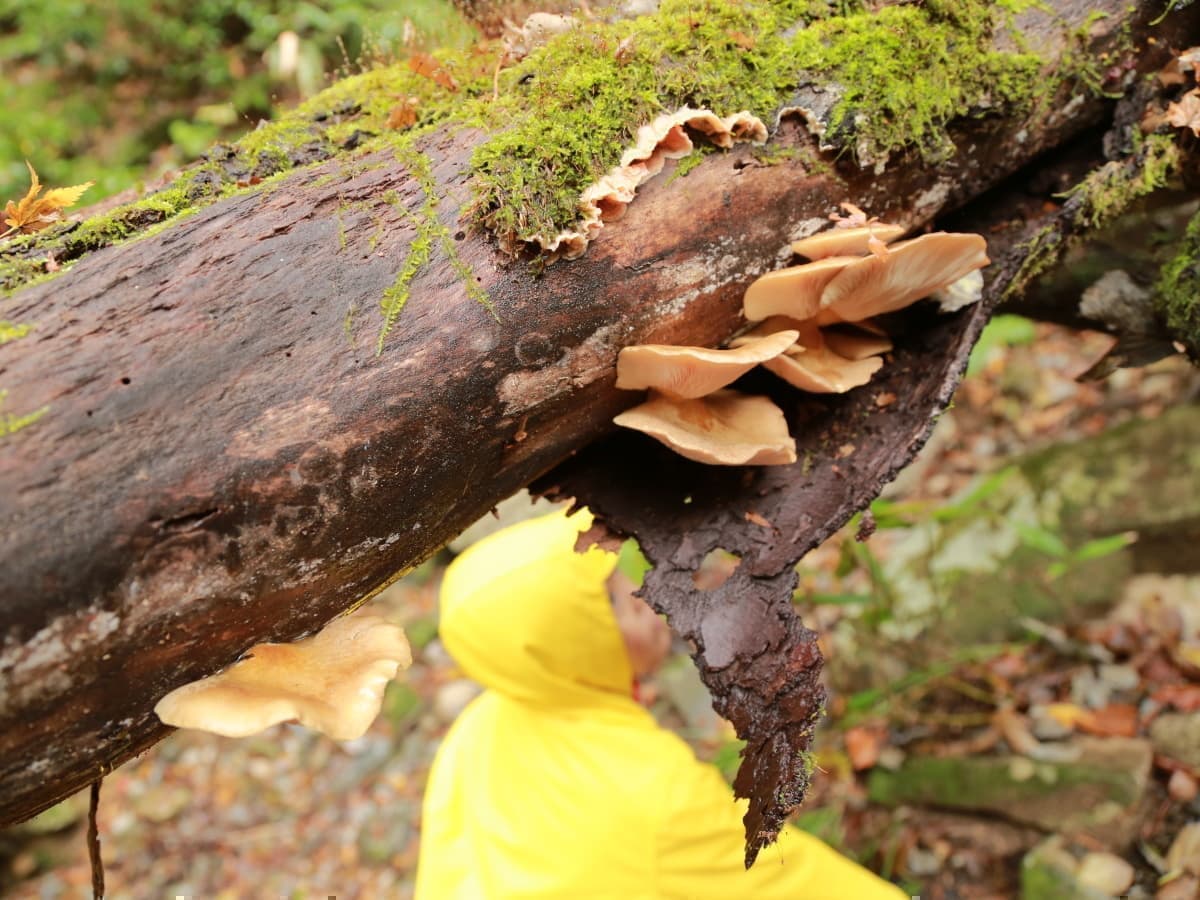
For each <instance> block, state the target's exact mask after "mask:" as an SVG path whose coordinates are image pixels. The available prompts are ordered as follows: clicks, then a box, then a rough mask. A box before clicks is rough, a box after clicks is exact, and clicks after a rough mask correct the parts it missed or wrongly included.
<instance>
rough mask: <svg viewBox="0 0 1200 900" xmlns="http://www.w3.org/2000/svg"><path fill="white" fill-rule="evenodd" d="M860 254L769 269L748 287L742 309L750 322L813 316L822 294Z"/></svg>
mask: <svg viewBox="0 0 1200 900" xmlns="http://www.w3.org/2000/svg"><path fill="white" fill-rule="evenodd" d="M860 258H861V257H858V256H829V257H826V258H825V259H820V260H817V261H816V262H810V263H805V264H804V265H802V266H789V267H788V268H786V269H776V270H775V271H774V272H767V273H766V274H765V275H763V276H762V277H760V278H757V279H755V281H754V282H753V283H752V284H751V285H750V287H748V288H746V296H745V297H744V298H743V299H742V310H743V312H745V314H746V318H747V319H749V320H750V321H751V322H757V321H759V320H760V319H766V318H769V317H770V316H790V317H792V318H793V319H810V318H812V317H813V316H815V315H816V314H817V312H818V311H819V310H820V308H821V294H822V291H824V290H825V289H826V287H827V285H829V283H830V282H831V281H832V280H833V279H834V277H835V276H838V275H840V274H841V273H842V272H843V271H844V270H845V269H846V268H847V267H848V266H850V265H852V264H854V263H856V262H858V261H859V260H860Z"/></svg>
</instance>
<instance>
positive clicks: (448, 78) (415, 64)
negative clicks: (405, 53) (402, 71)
mask: <svg viewBox="0 0 1200 900" xmlns="http://www.w3.org/2000/svg"><path fill="white" fill-rule="evenodd" d="M408 67H409V68H410V69H412V70H413V71H414V72H416V73H417V74H418V75H421V76H422V77H424V78H428V79H430V80H431V81H433V82H435V83H436V84H438V85H439V86H441V87H444V88H445V89H446V90H448V91H457V90H458V82H457V81H455V80H454V76H453V75H451V74H450V73H449V72H447V71H446V68H445V67H444V66H443V65H442V64H441V63H440V62H438V61H437V60H436V59H434V58H433V57H432V56H430V55H429V54H428V53H414V54H412V56H410V57H409V58H408Z"/></svg>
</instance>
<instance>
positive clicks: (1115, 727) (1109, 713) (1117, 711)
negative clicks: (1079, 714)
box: [1078, 703, 1138, 737]
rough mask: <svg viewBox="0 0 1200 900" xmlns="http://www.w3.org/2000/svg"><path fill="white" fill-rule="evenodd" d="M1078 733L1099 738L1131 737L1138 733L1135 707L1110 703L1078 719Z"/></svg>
mask: <svg viewBox="0 0 1200 900" xmlns="http://www.w3.org/2000/svg"><path fill="white" fill-rule="evenodd" d="M1078 727H1079V730H1080V731H1086V732H1087V733H1088V734H1094V735H1097V736H1099V737H1133V736H1134V735H1136V734H1137V731H1138V712H1137V707H1135V706H1131V705H1129V704H1128V703H1110V704H1109V705H1108V706H1105V707H1103V708H1102V709H1097V710H1092V711H1091V714H1090V715H1088V716H1086V717H1084V718H1082V719H1080V720H1079V723H1078Z"/></svg>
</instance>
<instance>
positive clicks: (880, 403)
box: [875, 391, 896, 409]
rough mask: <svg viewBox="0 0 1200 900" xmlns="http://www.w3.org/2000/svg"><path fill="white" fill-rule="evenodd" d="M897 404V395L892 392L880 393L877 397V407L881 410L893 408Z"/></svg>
mask: <svg viewBox="0 0 1200 900" xmlns="http://www.w3.org/2000/svg"><path fill="white" fill-rule="evenodd" d="M895 402H896V395H895V394H893V393H892V392H891V391H880V392H879V393H878V394H876V395H875V405H876V406H877V407H879V408H880V409H883V408H884V407H887V406H891V405H892V404H893V403H895Z"/></svg>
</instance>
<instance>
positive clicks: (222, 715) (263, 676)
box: [154, 610, 412, 741]
mask: <svg viewBox="0 0 1200 900" xmlns="http://www.w3.org/2000/svg"><path fill="white" fill-rule="evenodd" d="M411 663H412V654H411V652H410V651H409V647H408V641H407V640H406V639H405V637H404V631H403V630H402V629H401V628H400V627H399V626H397V625H391V624H389V623H388V622H386V621H384V620H383V619H382V618H381V617H380V616H379V615H378V614H375V613H371V612H365V611H362V610H360V611H357V612H354V613H351V614H350V615H346V616H342V617H341V618H338V619H334V620H333V621H332V622H330V623H329V624H328V625H326V626H325V628H324V629H322V630H321V631H319V632H318V633H317V634H314V635H312V636H311V637H307V638H304V639H303V640H300V641H296V642H295V643H292V644H258V645H256V646H254V647H252V648H250V655H249V657H248V658H246V659H243V660H241V661H239V662H236V663H234V664H233V665H232V666H230V667H229V668H228V669H226V670H225V671H224V672H221V673H219V674H217V675H213V676H211V677H209V678H203V679H201V680H200V681H194V682H192V683H191V684H185V685H183V686H182V687H179V688H176V689H175V690H173V691H171V693H169V694H167V695H166V696H165V697H163V698H162V699H161V700H159V701H158V703H157V705H155V707H154V711H155V712H156V713H157V714H158V717H159V718H160V719H162V721H163V722H165V723H166V724H167V725H174V726H176V727H177V728H197V729H200V730H201V731H210V732H213V733H215V734H223V735H225V736H226V737H245V736H246V735H248V734H254V733H255V732H258V731H262V730H263V729H264V728H267V727H269V726H271V725H275V724H278V723H279V722H287V721H290V720H292V719H296V720H299V721H300V722H301V724H304V725H307V726H308V727H309V728H313V729H315V730H317V731H320V732H323V733H324V734H327V735H329V737H331V738H334V739H335V740H339V741H348V740H353V739H354V738H358V737H362V735H363V734H365V733H366V730H367V728H369V727H370V725H371V723H372V722H373V721H374V720H375V717H376V716H377V715H379V709H380V706H381V705H382V703H383V691H384V688H385V687H387V683H388V682H389V681H391V680H392V679H393V678H394V677H395V676H396V672H397V671H398V670H399V669H401V668H407V667H408V666H409V665H410V664H411Z"/></svg>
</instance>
